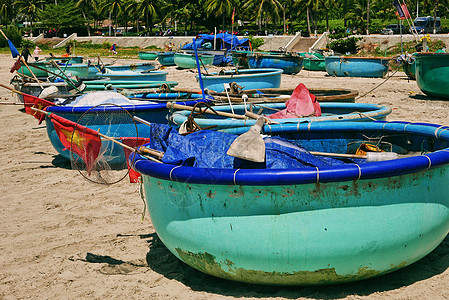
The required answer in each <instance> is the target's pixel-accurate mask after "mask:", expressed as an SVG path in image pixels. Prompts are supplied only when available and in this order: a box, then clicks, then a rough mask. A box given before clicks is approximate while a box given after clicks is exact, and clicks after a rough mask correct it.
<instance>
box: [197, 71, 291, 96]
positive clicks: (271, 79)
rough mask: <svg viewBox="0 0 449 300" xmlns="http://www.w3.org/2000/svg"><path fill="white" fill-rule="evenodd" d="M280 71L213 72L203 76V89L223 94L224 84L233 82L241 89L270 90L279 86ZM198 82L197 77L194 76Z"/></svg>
mask: <svg viewBox="0 0 449 300" xmlns="http://www.w3.org/2000/svg"><path fill="white" fill-rule="evenodd" d="M282 72H283V71H282V70H281V69H268V68H267V69H245V70H228V71H223V72H213V73H209V74H203V75H202V80H203V85H204V87H205V88H207V89H209V90H211V91H215V92H218V93H220V92H223V91H224V86H223V84H224V83H228V84H229V83H232V82H235V83H237V84H238V85H240V86H241V87H242V88H244V89H247V90H250V89H271V88H278V87H280V86H281V75H282ZM196 78H197V80H198V76H196Z"/></svg>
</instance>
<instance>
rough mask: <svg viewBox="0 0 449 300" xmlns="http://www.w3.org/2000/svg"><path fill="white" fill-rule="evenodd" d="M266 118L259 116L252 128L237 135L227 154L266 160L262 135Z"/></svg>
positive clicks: (252, 159) (246, 158)
mask: <svg viewBox="0 0 449 300" xmlns="http://www.w3.org/2000/svg"><path fill="white" fill-rule="evenodd" d="M264 122H265V120H264V119H263V118H259V119H258V120H257V122H256V124H255V125H253V126H252V127H251V128H250V130H248V131H247V132H245V133H244V134H242V135H241V136H239V137H237V138H236V139H235V140H234V142H232V144H231V146H230V147H229V149H228V151H227V152H226V154H227V155H229V156H233V157H237V158H240V159H244V160H249V161H253V162H258V163H262V162H264V161H265V142H264V141H263V138H262V137H261V136H260V130H261V129H262V125H263V124H264Z"/></svg>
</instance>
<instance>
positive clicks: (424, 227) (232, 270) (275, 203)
mask: <svg viewBox="0 0 449 300" xmlns="http://www.w3.org/2000/svg"><path fill="white" fill-rule="evenodd" d="M143 178H144V187H145V196H146V200H147V203H148V210H149V214H150V217H151V220H152V223H153V225H154V227H155V229H156V231H157V233H158V235H159V236H160V238H161V240H162V241H163V242H164V244H165V245H166V246H167V248H168V249H169V250H170V251H171V252H172V253H173V254H175V255H176V256H177V257H178V258H180V259H181V260H183V261H184V262H186V263H187V264H189V265H191V266H192V267H194V268H197V269H198V270H200V271H202V272H205V273H208V274H211V275H214V276H218V277H222V278H226V279H231V280H236V281H243V282H249V283H259V284H276V285H320V284H334V283H341V282H349V281H355V280H361V279H366V278H370V277H373V276H378V275H381V274H385V273H388V272H392V271H394V270H396V269H398V268H402V267H404V266H407V265H409V264H411V263H413V262H415V261H417V260H419V259H420V258H422V257H424V256H425V255H427V254H428V253H429V252H430V251H432V250H433V249H434V248H435V247H436V246H437V245H438V244H439V243H440V242H441V241H442V240H443V239H444V237H445V236H446V235H447V233H448V231H449V209H448V206H449V199H448V193H447V189H442V188H441V187H442V186H446V184H447V181H448V180H449V170H448V168H447V167H440V168H435V169H431V170H427V171H422V172H417V173H414V174H408V175H401V176H395V177H392V178H378V179H370V180H357V181H347V182H335V183H312V184H302V185H289V186H241V185H232V186H226V185H218V186H216V185H213V186H211V185H203V184H192V183H181V182H174V181H169V180H162V179H156V178H152V177H149V176H145V175H144V177H143ZM209 195H214V196H213V198H212V197H210V196H209Z"/></svg>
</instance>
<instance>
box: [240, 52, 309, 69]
mask: <svg viewBox="0 0 449 300" xmlns="http://www.w3.org/2000/svg"><path fill="white" fill-rule="evenodd" d="M303 60H304V58H303V57H301V56H299V55H291V54H284V53H279V54H270V53H257V52H256V53H254V54H253V55H250V56H248V66H249V68H251V69H257V68H274V69H282V70H283V71H284V72H283V73H284V74H297V73H299V72H300V71H301V69H302V66H303Z"/></svg>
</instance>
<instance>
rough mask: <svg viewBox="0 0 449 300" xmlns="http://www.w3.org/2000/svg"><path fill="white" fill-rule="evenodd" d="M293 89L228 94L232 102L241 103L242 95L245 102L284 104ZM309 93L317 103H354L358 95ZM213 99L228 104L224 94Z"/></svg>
mask: <svg viewBox="0 0 449 300" xmlns="http://www.w3.org/2000/svg"><path fill="white" fill-rule="evenodd" d="M293 91H294V89H290V88H276V89H253V90H243V91H241V93H239V94H229V99H230V100H231V101H232V102H237V103H241V102H243V100H242V96H243V94H245V95H247V96H248V100H246V102H252V103H256V102H259V103H261V102H285V101H288V100H289V99H290V96H291V95H292V93H293ZM309 92H310V93H311V94H313V95H314V96H315V97H316V100H317V101H318V102H355V98H356V97H357V96H358V95H359V92H358V91H355V90H350V89H309ZM211 95H213V97H214V98H215V99H216V100H218V101H221V102H228V101H229V100H228V95H226V93H224V92H221V93H214V92H213V91H212V92H211Z"/></svg>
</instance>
